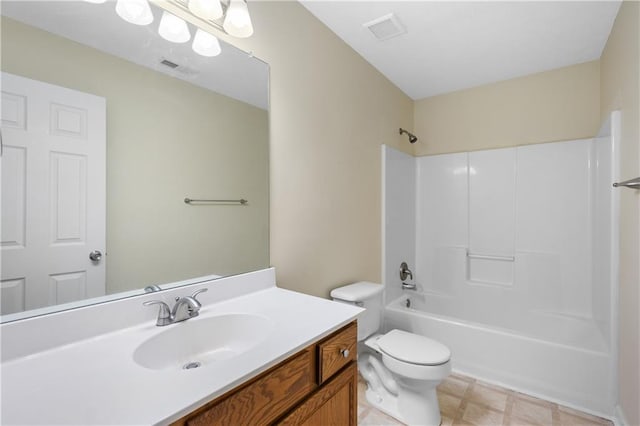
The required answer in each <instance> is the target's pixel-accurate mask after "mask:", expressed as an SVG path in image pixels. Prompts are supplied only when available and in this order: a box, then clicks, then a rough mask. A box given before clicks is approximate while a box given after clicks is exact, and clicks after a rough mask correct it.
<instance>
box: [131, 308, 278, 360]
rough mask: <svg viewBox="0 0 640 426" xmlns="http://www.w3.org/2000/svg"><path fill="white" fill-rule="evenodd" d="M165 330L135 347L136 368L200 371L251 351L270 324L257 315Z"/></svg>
mask: <svg viewBox="0 0 640 426" xmlns="http://www.w3.org/2000/svg"><path fill="white" fill-rule="evenodd" d="M166 328H167V330H166V331H163V332H162V333H160V334H158V335H156V336H153V337H151V338H149V339H147V340H146V341H144V342H143V343H142V344H140V346H138V347H137V349H136V350H135V351H134V353H133V359H134V361H135V362H136V363H137V364H139V365H141V366H143V367H146V368H150V369H152V370H167V369H168V370H178V369H182V368H184V369H192V368H198V367H201V366H202V367H204V366H206V365H209V364H212V363H215V362H219V361H223V360H226V359H229V358H233V357H235V356H237V355H239V354H241V353H244V352H247V351H249V350H251V349H252V348H254V347H255V346H257V345H258V344H260V343H261V342H263V341H264V340H266V339H267V337H269V335H270V334H271V332H272V331H273V330H274V323H273V321H272V320H270V319H269V318H266V317H263V316H260V315H252V314H228V315H219V316H215V317H208V318H193V319H190V320H187V321H184V322H181V323H178V324H172V325H168V326H166Z"/></svg>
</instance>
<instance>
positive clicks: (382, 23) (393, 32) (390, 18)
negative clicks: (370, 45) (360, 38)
mask: <svg viewBox="0 0 640 426" xmlns="http://www.w3.org/2000/svg"><path fill="white" fill-rule="evenodd" d="M362 26H363V27H366V28H368V29H369V31H371V33H372V34H373V36H374V37H375V38H377V39H378V40H380V41H382V40H388V39H390V38H393V37H397V36H399V35H400V34H404V33H406V32H407V30H406V29H405V28H404V27H403V26H402V24H401V23H400V21H399V20H398V18H397V17H396V16H395V15H394V14H393V13H389V14H388V15H384V16H381V17H379V18H378V19H374V20H373V21H369V22H367V23H366V24H363V25H362Z"/></svg>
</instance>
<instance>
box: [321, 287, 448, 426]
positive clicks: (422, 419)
mask: <svg viewBox="0 0 640 426" xmlns="http://www.w3.org/2000/svg"><path fill="white" fill-rule="evenodd" d="M331 297H332V298H333V299H334V300H336V301H339V302H343V303H350V304H357V305H358V306H362V307H364V308H365V311H364V312H363V313H362V314H361V315H360V316H359V317H358V341H359V342H363V344H362V343H361V344H359V346H358V350H359V352H360V355H359V356H358V370H359V371H360V374H361V375H362V377H363V378H364V379H365V381H366V382H367V390H366V393H365V396H366V399H367V401H368V402H369V403H370V404H371V405H373V406H374V407H376V408H378V409H380V410H381V411H383V412H385V413H387V414H389V415H390V416H392V417H394V418H396V419H398V420H400V421H402V422H405V423H407V424H411V425H428V426H437V425H439V424H440V420H441V417H440V409H439V406H438V396H437V394H436V386H438V384H439V383H440V382H441V381H442V380H443V379H444V378H445V377H447V376H448V375H449V374H450V372H451V351H450V350H449V348H447V347H446V346H445V345H443V344H442V343H440V342H437V341H435V340H433V339H429V338H427V337H424V336H420V335H418V334H414V333H409V332H407V331H403V330H391V331H389V332H387V333H385V334H377V332H378V329H379V327H380V324H381V317H382V286H381V285H379V284H373V283H368V282H359V283H354V284H350V285H347V286H344V287H339V288H337V289H334V290H333V291H332V292H331Z"/></svg>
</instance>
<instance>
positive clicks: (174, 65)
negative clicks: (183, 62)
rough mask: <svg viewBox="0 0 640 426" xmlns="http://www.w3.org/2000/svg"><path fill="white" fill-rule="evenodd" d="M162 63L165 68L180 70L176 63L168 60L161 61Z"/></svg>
mask: <svg viewBox="0 0 640 426" xmlns="http://www.w3.org/2000/svg"><path fill="white" fill-rule="evenodd" d="M160 63H161V64H162V65H165V66H167V67H169V68H178V67H179V65H178V64H176V63H175V62H171V61H170V60H168V59H163V60H161V61H160Z"/></svg>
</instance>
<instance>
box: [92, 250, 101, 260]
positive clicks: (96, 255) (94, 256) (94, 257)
mask: <svg viewBox="0 0 640 426" xmlns="http://www.w3.org/2000/svg"><path fill="white" fill-rule="evenodd" d="M89 259H91V261H92V262H100V259H102V252H101V251H100V250H94V251H92V252H91V253H89Z"/></svg>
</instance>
